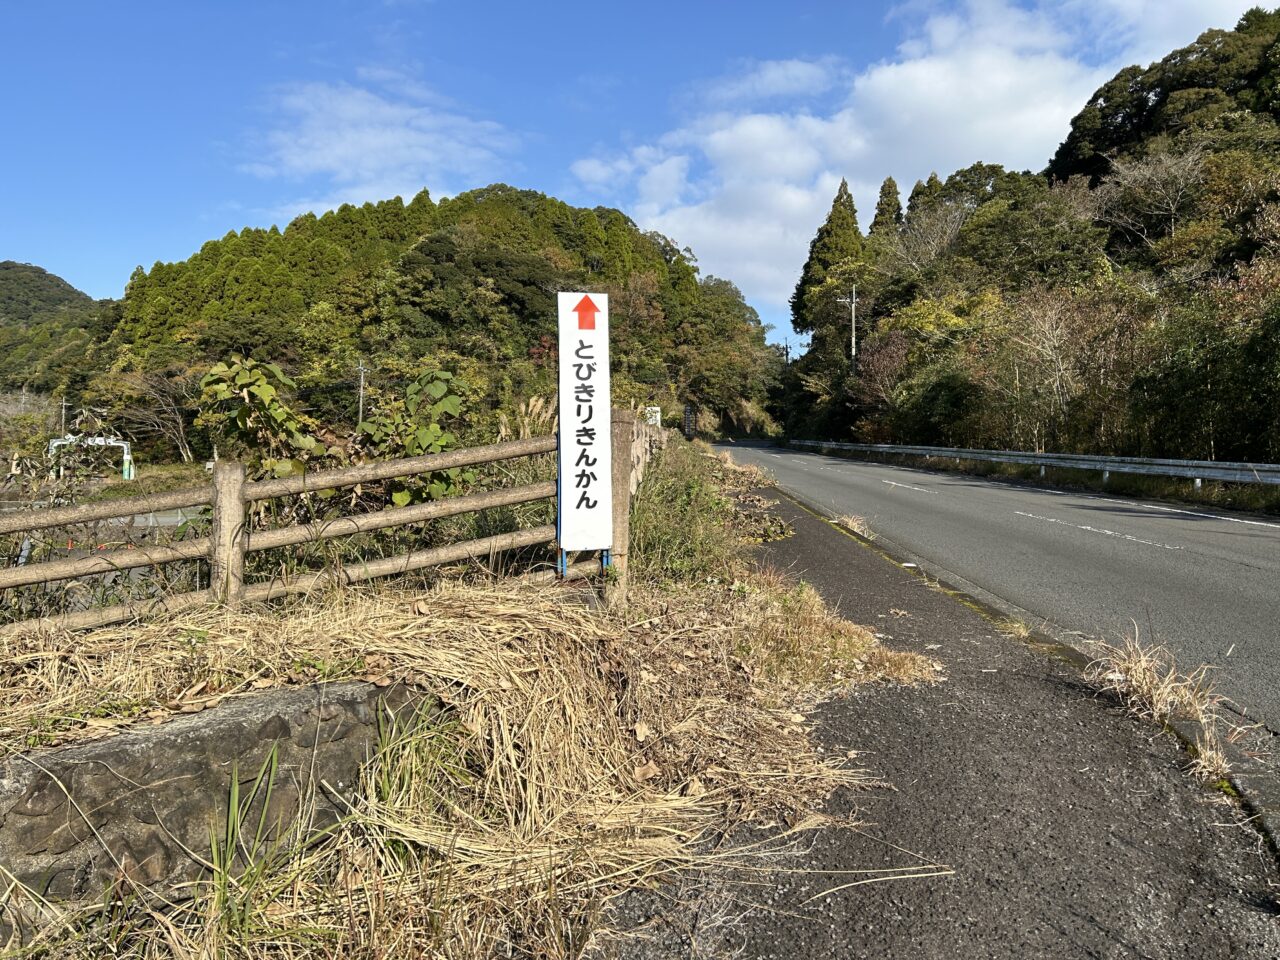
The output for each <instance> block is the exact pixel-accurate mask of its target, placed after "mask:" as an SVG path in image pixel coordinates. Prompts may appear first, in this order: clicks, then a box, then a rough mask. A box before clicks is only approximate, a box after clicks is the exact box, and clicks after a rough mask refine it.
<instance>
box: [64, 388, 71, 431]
mask: <svg viewBox="0 0 1280 960" xmlns="http://www.w3.org/2000/svg"><path fill="white" fill-rule="evenodd" d="M69 406H71V404H70V403H69V402H68V401H67V398H66V397H65V396H64V397H63V398H62V435H63V436H64V437H65V436H66V435H67V407H69Z"/></svg>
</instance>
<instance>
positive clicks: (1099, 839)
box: [621, 494, 1280, 960]
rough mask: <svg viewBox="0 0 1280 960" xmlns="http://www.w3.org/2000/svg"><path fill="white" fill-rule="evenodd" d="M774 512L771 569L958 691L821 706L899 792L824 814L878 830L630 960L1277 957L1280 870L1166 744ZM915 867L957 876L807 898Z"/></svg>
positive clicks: (893, 577)
mask: <svg viewBox="0 0 1280 960" xmlns="http://www.w3.org/2000/svg"><path fill="white" fill-rule="evenodd" d="M774 495H775V494H771V496H774ZM775 510H776V511H777V512H778V513H779V514H781V515H782V516H784V517H785V518H786V519H787V520H788V521H789V522H790V523H791V524H793V525H794V527H795V530H796V533H795V536H794V537H791V538H789V539H787V540H782V541H778V542H774V543H770V544H766V545H765V546H764V547H762V548H761V549H762V555H763V560H764V562H766V563H769V564H772V565H774V566H777V567H781V568H783V569H786V570H789V571H791V572H792V573H793V574H795V575H797V576H800V577H802V578H804V579H805V580H807V581H808V582H810V583H811V584H813V585H814V586H815V587H816V588H817V589H818V590H819V591H820V592H821V593H822V594H823V595H824V596H825V597H826V598H827V600H828V601H829V602H830V603H832V604H833V605H835V606H836V607H838V608H839V610H840V612H841V613H842V614H844V615H845V616H846V617H848V618H849V619H851V620H854V621H856V622H858V623H863V624H868V625H873V626H874V627H875V628H876V629H877V630H878V631H880V632H881V633H882V634H884V642H885V643H886V644H888V645H890V646H895V647H899V648H903V649H911V650H918V651H920V652H922V653H926V654H928V655H929V656H932V657H934V658H936V659H937V660H939V661H940V662H941V663H942V664H943V665H944V668H945V676H946V680H945V681H944V682H942V683H939V684H937V685H935V686H933V687H928V688H917V689H909V688H902V687H891V686H886V687H864V688H857V689H856V690H855V691H854V692H853V694H852V695H851V696H849V697H848V698H846V699H841V700H834V701H831V702H828V703H826V704H824V705H822V706H821V707H820V708H819V710H818V717H819V721H820V722H819V731H818V732H819V737H820V739H821V741H822V742H823V743H824V744H825V746H826V747H827V748H828V749H831V750H834V751H839V752H841V753H843V752H845V751H848V750H850V749H856V750H858V751H860V753H861V755H860V758H859V759H860V762H861V763H862V764H863V765H865V766H867V767H868V768H870V769H871V770H872V771H874V772H876V773H878V774H880V775H881V776H883V777H884V778H885V779H886V780H888V781H889V782H890V783H891V784H892V785H893V789H892V790H873V791H864V792H859V793H857V794H854V795H852V796H840V795H837V796H836V797H834V798H833V800H832V802H831V811H832V812H834V813H843V812H846V811H848V810H850V809H852V808H853V806H854V805H855V804H856V805H857V808H858V813H859V818H860V819H861V820H862V821H864V822H865V823H867V826H866V827H865V828H864V829H863V830H861V831H860V832H856V833H855V832H851V831H847V830H831V831H822V832H821V833H819V834H818V836H817V837H816V839H815V842H814V844H813V846H812V848H811V849H809V850H808V851H807V852H806V853H805V854H804V855H803V856H801V857H800V858H799V861H798V862H787V863H784V864H782V865H781V866H782V870H780V872H779V873H778V874H776V875H772V876H761V877H760V878H759V880H760V883H759V885H757V886H755V887H754V888H748V889H746V890H743V889H742V888H741V887H737V888H735V887H733V886H732V885H730V886H724V885H722V884H719V883H718V882H716V880H715V879H714V878H704V879H703V880H702V881H701V882H700V883H699V882H696V881H695V882H690V883H689V884H687V885H686V887H685V888H684V889H683V890H679V891H672V892H671V894H670V896H669V897H665V898H664V899H667V908H666V909H665V910H660V909H659V910H652V911H650V912H649V914H650V915H652V914H654V913H656V914H659V917H657V918H655V920H654V921H652V922H651V923H650V924H648V925H649V926H650V928H651V929H654V930H655V932H656V933H657V936H655V938H654V940H652V941H651V942H650V943H649V944H647V945H645V946H643V947H639V948H636V947H634V946H633V947H632V948H629V949H626V950H624V951H622V952H621V954H622V955H623V956H626V957H629V958H638V957H644V958H653V957H663V958H669V957H674V956H681V957H686V956H697V957H721V956H730V955H737V956H741V957H745V958H761V960H763V958H776V960H816V958H841V960H848V958H863V957H865V958H871V957H874V958H898V957H902V958H911V960H967V958H1001V960H1004V958H1009V960H1015V958H1016V960H1033V958H1064V960H1067V958H1071V960H1074V958H1078V957H1090V958H1107V960H1110V958H1150V960H1166V958H1186V960H1215V958H1242V960H1280V899H1278V898H1280V873H1278V872H1277V866H1276V861H1275V859H1274V857H1273V855H1272V854H1271V853H1270V852H1269V851H1268V850H1267V849H1266V848H1265V847H1264V846H1263V844H1262V842H1261V841H1260V838H1259V835H1258V834H1257V832H1256V831H1254V830H1253V828H1252V827H1251V826H1249V825H1248V824H1246V823H1242V822H1241V814H1240V812H1239V811H1238V809H1237V808H1236V807H1235V805H1234V804H1233V803H1231V802H1230V801H1228V800H1227V799H1226V798H1225V797H1223V796H1222V795H1221V794H1218V793H1215V792H1214V791H1211V790H1209V789H1207V788H1204V787H1202V786H1200V785H1199V784H1198V783H1197V782H1196V781H1194V780H1193V779H1192V778H1191V777H1190V776H1188V775H1187V774H1186V773H1184V772H1183V770H1182V767H1183V766H1184V765H1185V763H1186V756H1185V755H1184V754H1183V753H1182V751H1181V750H1180V749H1179V747H1178V746H1177V744H1176V743H1174V742H1173V741H1172V740H1171V739H1170V738H1169V737H1167V736H1164V735H1162V734H1160V733H1159V731H1158V730H1156V729H1155V728H1154V727H1152V726H1150V725H1147V724H1143V723H1139V722H1137V721H1135V720H1132V719H1131V718H1129V717H1128V716H1126V715H1125V714H1124V713H1123V711H1122V710H1121V709H1120V708H1119V707H1118V706H1117V705H1116V704H1114V703H1111V702H1109V701H1108V700H1107V699H1104V698H1100V697H1098V696H1096V695H1095V694H1094V693H1093V692H1092V691H1091V690H1090V689H1089V688H1088V687H1086V686H1085V685H1084V684H1083V683H1082V682H1081V680H1080V676H1079V673H1078V671H1077V669H1076V668H1074V667H1072V666H1070V665H1069V664H1067V663H1064V662H1062V661H1060V660H1055V659H1054V658H1052V657H1050V656H1049V655H1047V654H1045V653H1043V652H1040V651H1037V650H1034V649H1032V648H1031V647H1029V646H1028V645H1026V644H1024V643H1021V642H1019V641H1016V640H1011V639H1008V638H1006V637H1005V636H1003V635H1001V634H1000V633H999V632H997V631H996V630H995V628H994V627H993V625H992V623H991V622H990V621H989V620H988V619H986V618H985V617H984V616H983V615H982V614H981V613H980V612H978V611H977V610H976V609H973V608H971V607H970V606H966V605H965V604H964V603H962V602H960V601H959V600H957V599H955V598H953V597H952V596H949V595H947V594H946V593H944V592H942V591H940V590H937V589H934V588H931V587H930V586H928V585H927V584H926V583H924V582H923V581H922V580H921V578H919V577H918V576H916V575H915V574H913V573H912V572H910V571H909V570H906V569H903V568H901V567H899V566H897V565H896V564H894V563H892V562H890V561H889V560H887V559H885V558H884V557H883V556H881V555H880V554H879V553H878V552H876V551H875V550H873V549H870V548H868V547H866V546H864V545H862V544H860V543H858V542H857V541H855V540H853V539H852V538H850V537H848V536H846V535H845V534H844V533H842V532H841V531H839V530H837V529H835V528H834V527H832V526H831V525H830V524H828V523H826V522H825V521H823V520H821V519H819V518H817V517H815V516H814V515H812V514H810V513H809V512H807V511H806V510H804V509H802V508H800V507H799V506H797V505H796V504H794V503H792V502H791V501H789V500H786V499H783V500H781V502H780V503H779V504H778V506H777V507H776V508H775ZM925 861H928V862H935V863H940V864H946V865H949V866H950V867H952V868H953V869H954V871H955V873H954V875H952V876H949V877H943V878H934V879H913V880H902V881H894V882H888V883H874V884H867V885H863V886H858V887H853V888H851V889H846V890H843V891H840V892H838V893H834V894H831V895H829V896H826V897H819V898H818V899H815V900H810V898H811V897H813V895H814V894H816V893H820V892H822V891H824V890H829V889H831V888H832V887H835V886H838V885H840V884H844V883H847V882H849V880H850V879H853V878H851V877H849V876H847V875H844V876H841V875H838V874H836V873H835V871H841V870H850V869H860V868H888V867H903V866H916V865H918V864H920V863H921V862H925ZM700 897H701V898H702V899H701V900H699V898H700ZM806 901H809V902H806ZM751 904H754V905H751Z"/></svg>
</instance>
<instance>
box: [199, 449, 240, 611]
mask: <svg viewBox="0 0 1280 960" xmlns="http://www.w3.org/2000/svg"><path fill="white" fill-rule="evenodd" d="M244 506H245V501H244V464H242V463H231V462H228V461H226V460H219V461H218V462H217V463H215V464H214V465H213V529H212V530H211V531H210V534H209V543H210V548H209V588H210V590H211V591H212V592H213V597H214V599H215V600H216V601H218V602H219V603H221V604H223V605H224V606H225V607H226V608H227V609H228V610H238V609H240V604H241V601H242V600H243V599H244V554H245V543H246V541H247V540H248V537H247V533H248V531H247V528H246V526H245V520H244Z"/></svg>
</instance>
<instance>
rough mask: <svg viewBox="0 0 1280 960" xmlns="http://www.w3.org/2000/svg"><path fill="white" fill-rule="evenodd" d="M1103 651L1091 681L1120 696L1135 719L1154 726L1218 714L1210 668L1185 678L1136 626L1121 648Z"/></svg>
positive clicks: (1161, 648) (1163, 650)
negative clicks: (1143, 640) (1141, 719)
mask: <svg viewBox="0 0 1280 960" xmlns="http://www.w3.org/2000/svg"><path fill="white" fill-rule="evenodd" d="M1102 650H1103V653H1102V656H1101V657H1099V658H1098V659H1097V660H1096V661H1095V662H1094V664H1093V666H1092V667H1091V668H1090V671H1089V675H1090V677H1091V678H1092V679H1093V680H1094V681H1095V682H1096V683H1097V684H1098V685H1099V686H1100V687H1102V689H1104V690H1107V691H1109V692H1112V693H1115V694H1117V695H1119V697H1120V698H1121V699H1122V700H1123V701H1124V702H1125V704H1126V705H1127V706H1128V708H1129V710H1130V711H1131V712H1132V713H1134V714H1135V715H1137V716H1139V717H1142V718H1144V719H1148V720H1155V721H1156V722H1158V723H1165V722H1167V721H1169V720H1195V721H1198V722H1200V723H1204V722H1205V720H1206V718H1208V717H1211V716H1213V715H1214V714H1215V713H1216V711H1217V704H1218V699H1219V698H1218V696H1217V695H1216V694H1215V693H1214V692H1213V682H1212V681H1211V679H1210V677H1209V668H1208V667H1206V666H1201V667H1199V668H1197V669H1196V670H1193V671H1192V672H1191V673H1189V674H1183V673H1182V672H1181V671H1180V670H1179V669H1178V663H1177V660H1176V659H1175V657H1174V655H1173V653H1172V652H1171V651H1170V650H1169V648H1168V647H1166V646H1164V645H1163V644H1158V645H1153V644H1147V643H1143V642H1142V640H1141V638H1140V637H1139V635H1138V631H1137V629H1136V627H1135V629H1134V632H1133V633H1132V634H1130V635H1129V636H1127V637H1125V639H1124V642H1123V643H1122V644H1121V645H1120V646H1112V645H1110V644H1103V645H1102Z"/></svg>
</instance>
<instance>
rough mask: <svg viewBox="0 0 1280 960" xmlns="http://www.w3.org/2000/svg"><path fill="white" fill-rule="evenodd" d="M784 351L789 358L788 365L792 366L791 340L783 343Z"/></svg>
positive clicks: (787, 339) (788, 338)
mask: <svg viewBox="0 0 1280 960" xmlns="http://www.w3.org/2000/svg"><path fill="white" fill-rule="evenodd" d="M782 351H783V354H784V355H785V356H786V358H787V365H788V366H790V365H791V338H790V337H787V338H786V339H785V340H783V341H782Z"/></svg>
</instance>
